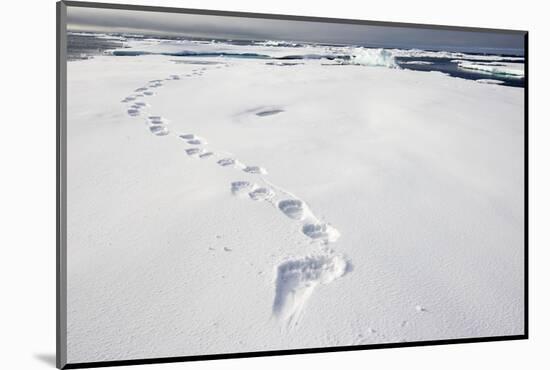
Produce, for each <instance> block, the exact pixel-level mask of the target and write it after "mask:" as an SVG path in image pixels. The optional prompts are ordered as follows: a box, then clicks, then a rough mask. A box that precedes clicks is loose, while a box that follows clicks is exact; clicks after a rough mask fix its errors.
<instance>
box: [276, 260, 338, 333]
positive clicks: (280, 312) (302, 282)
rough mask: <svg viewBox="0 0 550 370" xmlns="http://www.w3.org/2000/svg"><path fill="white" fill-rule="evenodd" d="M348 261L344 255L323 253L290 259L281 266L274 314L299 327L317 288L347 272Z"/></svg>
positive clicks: (278, 271) (278, 269)
mask: <svg viewBox="0 0 550 370" xmlns="http://www.w3.org/2000/svg"><path fill="white" fill-rule="evenodd" d="M346 271H347V261H346V260H345V259H344V258H343V257H342V256H340V255H335V254H319V255H310V256H306V257H301V258H296V259H289V260H287V261H284V262H282V263H281V264H280V265H279V266H278V267H277V277H276V281H275V300H274V302H273V315H274V316H275V317H277V318H278V319H279V320H281V321H283V322H286V323H287V324H288V325H289V326H295V325H296V324H297V322H298V319H299V317H300V314H301V312H302V310H303V308H304V306H305V304H306V302H307V300H308V298H309V297H310V296H311V294H312V293H313V291H314V290H315V288H316V287H317V286H319V285H323V284H328V283H330V282H332V281H334V280H336V279H338V278H340V277H342V276H344V275H345V273H346Z"/></svg>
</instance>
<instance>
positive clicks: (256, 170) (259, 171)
mask: <svg viewBox="0 0 550 370" xmlns="http://www.w3.org/2000/svg"><path fill="white" fill-rule="evenodd" d="M243 171H244V172H247V173H253V174H257V175H266V174H267V171H266V169H265V168H263V167H260V166H246V167H245V168H244V169H243Z"/></svg>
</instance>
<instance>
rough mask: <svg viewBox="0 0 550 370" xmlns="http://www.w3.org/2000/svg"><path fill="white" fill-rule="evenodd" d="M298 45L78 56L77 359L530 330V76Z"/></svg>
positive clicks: (71, 346) (72, 223)
mask: <svg viewBox="0 0 550 370" xmlns="http://www.w3.org/2000/svg"><path fill="white" fill-rule="evenodd" d="M142 43H144V44H145V43H149V44H148V45H149V46H147V47H148V48H149V49H156V50H157V51H159V50H164V49H162V48H168V49H170V48H173V46H171V45H173V44H170V43H167V44H166V45H164V44H163V45H160V44H158V42H156V44H155V41H151V40H146V41H143V42H142ZM180 46H181V45H180ZM188 47H189V45H187V44H186V45H185V48H188ZM194 47H195V48H197V49H201V50H210V49H209V48H213V49H216V50H220V49H222V48H226V49H231V50H233V51H234V50H237V49H238V48H237V47H236V46H234V45H231V46H228V45H223V44H220V43H213V44H212V43H202V44H199V43H197V44H196V46H194ZM174 48H175V47H174ZM257 48H258V49H259V50H255V49H254V48H253V47H243V50H240V49H239V50H240V51H246V52H249V51H254V52H257V53H260V54H261V53H264V52H265V51H264V49H265V50H267V49H269V50H271V52H272V53H278V54H286V53H287V52H288V50H286V51H283V52H282V51H281V50H277V49H284V48H283V47H281V48H279V47H273V46H259V47H257ZM244 49H246V50H244ZM288 49H291V48H288ZM292 49H293V53H300V54H308V53H310V52H313V51H315V50H310V49H315V48H304V49H307V50H296V49H297V48H292ZM299 49H302V48H299ZM174 50H175V49H174ZM180 50H181V48H180ZM239 50H237V51H239ZM323 50H324V49H323ZM340 51H341V50H340ZM361 53H363V52H361ZM354 55H359V54H358V53H357V51H354ZM392 55H393V54H392ZM371 56H372V55H368V56H367V59H368V58H370V57H371ZM380 57H381V58H382V59H383V60H385V61H386V62H384V63H385V65H388V66H391V63H388V62H387V61H388V60H390V59H388V58H387V56H381V55H380ZM377 58H378V57H377ZM175 60H177V61H178V62H175ZM182 62H185V63H182ZM200 62H208V63H207V64H196V63H200ZM301 62H303V64H299V65H292V66H285V67H281V66H277V65H267V64H266V61H265V60H261V59H236V58H223V57H212V58H199V57H188V58H178V57H174V56H164V55H142V56H132V57H130V56H128V57H122V56H120V57H115V56H100V57H95V58H94V59H89V60H84V61H77V62H69V64H68V132H67V137H68V147H67V150H68V155H67V174H68V182H67V203H68V209H67V211H68V220H67V240H68V256H67V261H68V333H67V334H68V359H69V362H89V361H107V360H121V359H134V358H151V357H166V356H189V355H201V354H215V353H231V352H250V351H265V350H278V349H292V348H307V347H315V348H316V347H326V346H341V345H353V344H369V343H389V342H391V343H395V342H401V341H419V340H436V339H449V338H470V337H486V336H496V335H499V336H500V335H512V334H521V333H523V330H524V327H523V314H524V312H523V307H524V302H523V296H524V295H523V294H524V291H523V265H524V261H523V236H524V233H525V230H524V227H523V225H524V223H523V221H524V220H523V211H524V198H523V194H524V182H523V170H524V157H523V155H524V154H523V153H524V147H523V142H524V130H523V114H524V106H523V89H521V88H512V87H506V86H498V85H487V84H482V83H478V82H476V81H469V80H463V79H458V78H451V77H448V76H446V75H444V74H442V73H435V72H434V73H426V72H415V71H410V70H402V69H395V68H384V67H371V66H365V65H337V66H335V65H331V66H326V65H324V64H323V63H322V61H321V60H302V61H301ZM384 63H379V64H384ZM362 64H369V63H362ZM174 76H177V78H175V77H174ZM190 141H193V142H190Z"/></svg>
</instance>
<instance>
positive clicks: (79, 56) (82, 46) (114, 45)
mask: <svg viewBox="0 0 550 370" xmlns="http://www.w3.org/2000/svg"><path fill="white" fill-rule="evenodd" d="M122 47H124V44H123V43H122V41H116V40H108V39H104V38H99V37H97V36H93V35H85V36H84V35H79V34H77V35H75V34H71V33H69V34H68V35H67V60H83V59H89V58H92V57H93V56H95V55H101V54H103V53H104V52H105V51H107V50H112V49H118V48H122Z"/></svg>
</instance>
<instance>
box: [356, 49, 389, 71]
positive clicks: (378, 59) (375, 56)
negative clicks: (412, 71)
mask: <svg viewBox="0 0 550 370" xmlns="http://www.w3.org/2000/svg"><path fill="white" fill-rule="evenodd" d="M350 63H351V64H359V65H364V66H375V67H388V68H399V66H398V65H397V63H396V62H395V56H394V54H393V53H392V51H390V50H388V49H365V48H354V49H352V55H351V59H350Z"/></svg>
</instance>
